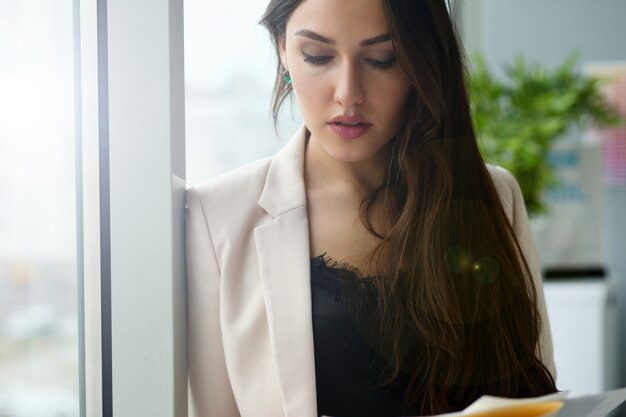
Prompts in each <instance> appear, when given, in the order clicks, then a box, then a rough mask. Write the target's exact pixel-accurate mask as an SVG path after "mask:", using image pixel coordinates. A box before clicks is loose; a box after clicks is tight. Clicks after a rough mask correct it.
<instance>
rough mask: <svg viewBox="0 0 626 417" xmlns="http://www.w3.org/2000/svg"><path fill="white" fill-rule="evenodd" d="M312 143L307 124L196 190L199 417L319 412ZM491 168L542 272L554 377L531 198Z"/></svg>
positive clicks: (192, 203) (193, 262)
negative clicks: (308, 145)
mask: <svg viewBox="0 0 626 417" xmlns="http://www.w3.org/2000/svg"><path fill="white" fill-rule="evenodd" d="M304 145H305V128H304V127H302V128H300V130H299V131H298V132H297V133H296V134H295V135H294V137H293V138H292V139H291V140H290V141H289V142H288V143H287V144H286V145H285V147H284V148H283V149H281V150H280V151H279V152H278V153H277V154H276V155H275V156H274V157H269V158H265V159H262V160H259V161H257V162H254V163H252V164H249V165H246V166H244V167H242V168H239V169H237V170H235V171H232V172H230V173H228V174H225V175H222V176H219V177H217V178H214V179H212V180H209V181H207V182H205V183H202V184H200V185H197V186H195V187H191V188H189V189H188V191H187V205H188V215H187V280H188V281H187V284H188V290H187V291H188V320H189V322H188V326H189V327H188V331H189V341H188V342H189V388H190V391H189V392H190V394H189V395H190V397H189V398H190V403H189V407H190V416H193V417H231V416H244V417H264V416H267V417H282V416H285V417H316V416H317V407H316V394H315V365H314V356H313V332H312V323H311V317H312V313H311V287H310V257H309V231H308V222H307V210H306V195H305V188H304V179H303V166H304ZM489 170H490V172H491V174H492V177H493V179H494V181H495V184H496V187H497V189H498V192H499V194H500V195H501V198H502V201H503V203H504V207H505V209H506V212H507V214H508V216H509V218H510V220H511V223H512V224H513V226H514V228H515V230H516V231H517V236H518V238H519V241H520V243H521V245H522V248H523V250H524V251H525V254H526V256H527V258H528V261H529V262H530V266H531V268H532V271H533V274H534V278H535V283H536V287H537V290H538V292H539V294H538V295H539V296H538V301H539V308H540V312H541V313H542V315H543V323H544V328H543V335H542V339H541V342H542V346H541V354H542V358H543V360H544V363H546V365H547V366H548V368H549V369H550V370H551V371H552V372H553V373H554V363H553V359H552V343H551V339H550V330H549V326H548V320H547V315H546V309H545V303H544V297H543V289H542V288H543V287H542V284H541V279H540V273H539V265H538V261H537V253H536V250H535V247H534V245H533V240H532V237H531V232H530V229H529V224H528V218H527V215H526V209H525V207H524V204H523V200H522V195H521V192H520V189H519V186H518V184H517V182H516V181H515V180H514V178H513V176H512V175H511V174H510V173H509V172H508V171H506V170H504V169H502V168H499V167H490V168H489Z"/></svg>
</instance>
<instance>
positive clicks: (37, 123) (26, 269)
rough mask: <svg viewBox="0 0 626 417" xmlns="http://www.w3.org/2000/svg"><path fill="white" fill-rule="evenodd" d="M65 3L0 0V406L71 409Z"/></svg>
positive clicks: (71, 228) (69, 73)
mask: <svg viewBox="0 0 626 417" xmlns="http://www.w3.org/2000/svg"><path fill="white" fill-rule="evenodd" d="M72 7H73V5H72V1H71V0H63V1H54V2H51V1H47V0H20V1H2V2H0V57H2V59H0V92H1V93H0V415H2V416H13V417H26V416H27V417H39V416H42V417H43V416H46V417H51V416H52V417H57V416H58V417H60V416H64V417H69V416H78V410H79V395H78V392H79V386H78V376H79V373H78V363H79V362H78V361H79V359H78V331H77V330H78V324H77V294H76V291H77V289H76V271H77V267H76V197H75V162H74V161H75V159H74V158H75V151H74V146H75V145H74V140H75V139H74V98H73V94H74V81H73V34H72V27H73V25H72Z"/></svg>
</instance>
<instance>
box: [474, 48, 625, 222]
mask: <svg viewBox="0 0 626 417" xmlns="http://www.w3.org/2000/svg"><path fill="white" fill-rule="evenodd" d="M576 62H577V56H576V55H574V54H572V55H570V56H569V57H568V58H567V60H566V61H565V62H564V63H563V64H562V65H560V66H559V67H557V68H556V69H553V70H551V69H548V68H546V67H544V66H541V65H539V64H528V63H527V62H526V61H525V60H524V59H523V58H522V57H518V58H517V59H516V60H515V62H514V64H513V65H508V66H506V67H505V71H504V74H505V78H504V79H498V78H496V77H495V76H494V75H493V74H492V73H491V72H490V71H489V69H488V67H487V64H486V62H485V59H484V58H483V57H482V56H480V55H475V56H474V59H473V65H472V69H471V71H470V74H469V81H470V82H469V85H470V99H471V103H472V117H473V119H474V123H475V127H476V131H477V136H478V140H479V144H480V147H481V151H482V153H483V156H484V158H485V160H486V161H488V162H489V163H492V164H496V165H501V166H503V167H504V168H506V169H508V170H509V171H511V172H512V173H513V175H514V176H515V177H516V178H517V180H518V182H519V184H520V187H521V189H522V194H523V195H524V201H525V202H526V208H527V210H528V213H529V214H530V215H535V214H539V213H541V212H544V211H545V210H546V206H545V204H544V202H543V200H542V195H543V192H544V190H545V189H546V187H548V186H550V185H553V184H554V183H555V179H554V174H553V169H552V167H551V165H550V163H549V162H548V155H549V152H550V149H551V148H552V145H553V144H554V142H555V141H556V140H557V139H558V138H559V137H560V136H562V135H563V133H565V132H566V131H567V130H568V129H570V128H573V127H578V128H581V129H583V128H586V127H588V126H589V125H590V124H594V125H596V126H598V127H603V126H611V125H616V124H619V123H620V122H621V118H620V116H619V114H618V113H617V111H616V110H615V109H614V108H612V107H611V106H610V105H609V104H608V103H607V102H606V101H605V100H604V97H603V95H602V92H601V89H600V80H599V79H596V78H591V77H588V76H585V75H584V74H582V73H580V72H578V71H576V70H575V65H576Z"/></svg>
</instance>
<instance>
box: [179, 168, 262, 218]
mask: <svg viewBox="0 0 626 417" xmlns="http://www.w3.org/2000/svg"><path fill="white" fill-rule="evenodd" d="M272 158H273V156H270V157H266V158H263V159H259V160H257V161H254V162H251V163H249V164H246V165H244V166H241V167H239V168H236V169H234V170H232V171H229V172H227V173H225V174H221V175H218V176H216V177H213V178H211V179H209V180H207V181H203V182H201V183H199V184H196V185H193V186H190V187H189V188H187V192H186V201H187V210H188V215H189V216H191V215H193V212H194V211H196V212H199V213H202V214H203V215H204V217H205V221H206V222H207V224H208V226H209V228H210V229H214V230H215V231H218V230H221V229H222V228H223V227H225V226H226V224H229V225H231V226H230V227H233V225H234V224H238V223H239V224H241V223H243V220H244V219H252V218H255V217H258V216H260V215H261V214H260V207H259V205H258V200H259V198H260V196H261V193H262V192H263V188H264V186H265V180H266V177H267V173H268V170H269V167H270V165H271V162H272ZM227 219H228V220H229V221H228V222H227V221H226V220H227ZM235 219H237V220H239V221H234V222H233V221H232V220H235Z"/></svg>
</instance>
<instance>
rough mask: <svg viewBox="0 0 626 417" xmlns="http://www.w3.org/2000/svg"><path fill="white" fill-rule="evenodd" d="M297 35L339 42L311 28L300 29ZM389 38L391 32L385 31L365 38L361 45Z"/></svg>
mask: <svg viewBox="0 0 626 417" xmlns="http://www.w3.org/2000/svg"><path fill="white" fill-rule="evenodd" d="M295 35H296V36H304V37H307V38H309V39H313V40H314V41H319V42H323V43H326V44H328V45H335V44H336V43H337V42H335V41H334V40H333V39H330V38H327V37H326V36H322V35H320V34H319V33H315V32H313V31H312V30H309V29H302V30H299V31H297V32H296V33H295ZM389 40H391V34H390V33H384V34H382V35H378V36H374V37H373V38H369V39H365V40H363V41H361V43H360V44H359V46H371V45H375V44H377V43H381V42H387V41H389Z"/></svg>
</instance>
